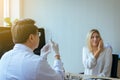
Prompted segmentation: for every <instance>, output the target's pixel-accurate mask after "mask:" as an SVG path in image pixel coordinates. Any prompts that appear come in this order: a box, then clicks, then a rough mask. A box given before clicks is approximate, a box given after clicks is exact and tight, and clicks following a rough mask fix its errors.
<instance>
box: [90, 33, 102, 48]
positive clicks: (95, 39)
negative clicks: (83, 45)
mask: <svg viewBox="0 0 120 80" xmlns="http://www.w3.org/2000/svg"><path fill="white" fill-rule="evenodd" d="M99 41H100V35H99V34H98V33H97V32H94V33H93V34H92V36H91V41H90V42H91V45H92V47H97V46H98V44H99Z"/></svg>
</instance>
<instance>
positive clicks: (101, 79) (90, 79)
mask: <svg viewBox="0 0 120 80" xmlns="http://www.w3.org/2000/svg"><path fill="white" fill-rule="evenodd" d="M84 80H112V79H106V78H87V79H84Z"/></svg>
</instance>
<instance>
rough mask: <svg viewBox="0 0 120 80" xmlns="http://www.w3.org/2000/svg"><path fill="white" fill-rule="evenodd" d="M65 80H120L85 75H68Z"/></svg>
mask: <svg viewBox="0 0 120 80" xmlns="http://www.w3.org/2000/svg"><path fill="white" fill-rule="evenodd" d="M65 75H66V76H65V80H120V79H117V78H109V77H98V76H90V75H84V74H75V73H69V72H68V73H66V74H65Z"/></svg>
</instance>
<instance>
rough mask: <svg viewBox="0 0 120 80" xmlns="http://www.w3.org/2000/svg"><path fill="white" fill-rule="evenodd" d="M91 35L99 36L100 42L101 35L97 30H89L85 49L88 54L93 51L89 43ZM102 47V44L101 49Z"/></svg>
mask: <svg viewBox="0 0 120 80" xmlns="http://www.w3.org/2000/svg"><path fill="white" fill-rule="evenodd" d="M93 33H97V34H98V35H99V37H100V39H101V40H102V38H101V35H100V33H99V31H98V30H97V29H92V30H90V31H89V32H88V34H87V47H88V49H89V50H90V52H92V51H93V47H92V45H91V42H90V41H91V37H92V34H93ZM103 46H104V44H103V45H102V48H104V47H103Z"/></svg>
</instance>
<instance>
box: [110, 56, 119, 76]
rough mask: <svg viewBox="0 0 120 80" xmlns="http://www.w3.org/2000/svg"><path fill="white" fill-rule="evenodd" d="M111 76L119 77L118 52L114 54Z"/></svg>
mask: <svg viewBox="0 0 120 80" xmlns="http://www.w3.org/2000/svg"><path fill="white" fill-rule="evenodd" d="M112 58H113V60H112V68H111V77H114V78H117V67H118V54H112Z"/></svg>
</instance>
